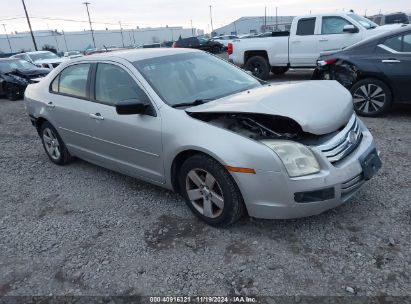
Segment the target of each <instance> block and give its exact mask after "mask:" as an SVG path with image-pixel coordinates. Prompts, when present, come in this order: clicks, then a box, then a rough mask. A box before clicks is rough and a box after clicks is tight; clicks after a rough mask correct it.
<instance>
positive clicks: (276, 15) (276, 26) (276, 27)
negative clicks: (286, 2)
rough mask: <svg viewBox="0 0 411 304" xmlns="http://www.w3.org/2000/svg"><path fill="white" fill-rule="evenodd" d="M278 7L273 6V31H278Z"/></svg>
mask: <svg viewBox="0 0 411 304" xmlns="http://www.w3.org/2000/svg"><path fill="white" fill-rule="evenodd" d="M277 9H278V7H275V31H276V32H278V13H277Z"/></svg>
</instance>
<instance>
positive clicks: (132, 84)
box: [88, 63, 164, 182]
mask: <svg viewBox="0 0 411 304" xmlns="http://www.w3.org/2000/svg"><path fill="white" fill-rule="evenodd" d="M92 91H93V93H92V95H94V96H92V99H93V101H94V108H93V111H91V112H90V113H88V114H89V117H90V118H89V119H90V120H92V121H93V122H94V126H95V127H94V131H93V137H94V144H95V149H96V151H98V152H97V153H99V154H100V155H99V157H100V159H101V161H102V162H104V165H105V166H107V167H110V168H113V169H115V170H116V169H118V170H119V171H122V172H125V173H128V174H130V175H133V176H137V177H144V178H147V179H150V180H153V181H157V182H163V181H164V167H163V158H162V143H161V117H160V116H158V114H157V116H155V117H154V116H149V115H118V114H117V112H116V108H115V105H116V103H117V102H119V101H122V100H128V99H139V100H142V99H144V100H147V101H149V98H148V96H147V95H146V93H145V92H144V91H143V89H142V88H141V87H140V85H139V84H138V83H137V81H136V79H134V77H133V76H132V74H131V73H130V71H128V70H127V69H126V68H125V67H123V66H120V65H115V64H112V63H98V64H97V67H96V71H95V90H92Z"/></svg>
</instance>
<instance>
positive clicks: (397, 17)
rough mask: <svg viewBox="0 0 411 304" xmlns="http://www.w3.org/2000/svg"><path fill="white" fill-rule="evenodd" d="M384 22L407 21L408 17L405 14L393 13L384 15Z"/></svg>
mask: <svg viewBox="0 0 411 304" xmlns="http://www.w3.org/2000/svg"><path fill="white" fill-rule="evenodd" d="M385 23H386V24H393V23H408V17H407V15H405V14H394V15H387V16H385Z"/></svg>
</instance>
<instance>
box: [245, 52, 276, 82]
mask: <svg viewBox="0 0 411 304" xmlns="http://www.w3.org/2000/svg"><path fill="white" fill-rule="evenodd" d="M245 69H246V70H247V71H251V73H252V74H253V76H255V77H257V78H259V79H262V80H267V79H268V76H269V75H270V65H269V64H268V61H267V59H265V58H264V57H262V56H253V57H251V58H249V59H248V60H247V63H246V64H245Z"/></svg>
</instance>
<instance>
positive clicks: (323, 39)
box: [318, 38, 328, 42]
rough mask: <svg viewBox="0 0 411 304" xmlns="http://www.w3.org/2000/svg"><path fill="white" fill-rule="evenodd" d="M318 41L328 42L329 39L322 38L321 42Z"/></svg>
mask: <svg viewBox="0 0 411 304" xmlns="http://www.w3.org/2000/svg"><path fill="white" fill-rule="evenodd" d="M318 41H320V42H321V41H328V39H327V38H321V39H320V40H318Z"/></svg>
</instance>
